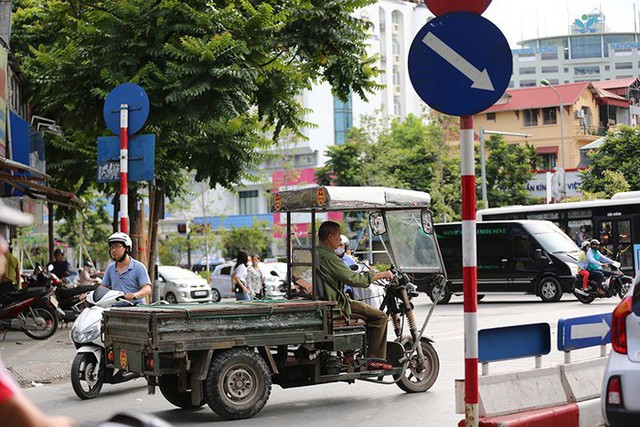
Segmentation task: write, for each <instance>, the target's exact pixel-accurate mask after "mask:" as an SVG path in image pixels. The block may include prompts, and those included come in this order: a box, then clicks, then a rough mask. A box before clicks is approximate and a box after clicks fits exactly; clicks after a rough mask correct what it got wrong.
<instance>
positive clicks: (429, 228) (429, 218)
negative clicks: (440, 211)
mask: <svg viewBox="0 0 640 427" xmlns="http://www.w3.org/2000/svg"><path fill="white" fill-rule="evenodd" d="M420 220H421V222H422V229H423V230H424V232H425V233H427V234H431V233H433V215H432V214H431V211H430V210H429V209H422V212H420Z"/></svg>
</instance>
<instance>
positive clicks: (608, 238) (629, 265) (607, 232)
mask: <svg viewBox="0 0 640 427" xmlns="http://www.w3.org/2000/svg"><path fill="white" fill-rule="evenodd" d="M632 228H633V223H632V221H631V217H629V216H620V217H615V218H610V217H607V218H596V231H597V234H595V235H596V236H597V237H595V238H596V239H598V240H600V245H601V246H600V252H602V253H603V254H604V255H606V256H607V257H608V258H611V259H613V260H615V261H619V262H620V269H621V270H622V271H623V272H624V274H628V275H630V276H633V244H632V238H631V236H633V234H632V233H633V229H632Z"/></svg>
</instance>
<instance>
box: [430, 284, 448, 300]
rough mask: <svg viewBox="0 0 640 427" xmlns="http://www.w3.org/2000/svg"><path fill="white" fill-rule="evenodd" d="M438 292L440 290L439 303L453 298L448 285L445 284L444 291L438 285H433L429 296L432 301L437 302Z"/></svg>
mask: <svg viewBox="0 0 640 427" xmlns="http://www.w3.org/2000/svg"><path fill="white" fill-rule="evenodd" d="M438 292H440V295H438V296H439V297H440V299H439V300H438V301H437V303H438V304H446V303H448V302H449V300H451V291H450V290H449V287H448V286H447V285H444V289H443V290H442V291H440V289H439V288H438V287H437V286H432V287H431V289H429V298H431V301H432V302H436V295H435V294H436V293H438Z"/></svg>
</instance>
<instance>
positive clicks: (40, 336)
mask: <svg viewBox="0 0 640 427" xmlns="http://www.w3.org/2000/svg"><path fill="white" fill-rule="evenodd" d="M21 314H22V315H24V318H25V321H26V323H27V327H26V328H25V329H24V330H23V332H24V333H25V334H26V335H27V336H28V337H29V338H33V339H34V340H46V339H47V338H50V337H52V336H53V334H55V333H56V331H57V330H58V315H57V314H56V313H55V312H54V311H53V310H52V309H50V308H49V307H30V308H26V309H25V310H24V311H23V312H22V313H21Z"/></svg>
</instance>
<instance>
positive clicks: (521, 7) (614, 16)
mask: <svg viewBox="0 0 640 427" xmlns="http://www.w3.org/2000/svg"><path fill="white" fill-rule="evenodd" d="M634 4H635V5H636V16H635V17H636V22H637V21H638V12H640V0H635V1H634V0H601V1H589V0H535V1H534V0H493V1H492V2H491V4H490V5H489V7H488V8H487V10H486V11H485V12H484V13H483V14H482V16H484V17H485V18H487V19H488V20H490V21H491V22H493V23H494V24H495V25H496V26H497V27H498V28H500V30H501V31H502V32H503V33H504V35H505V36H506V38H507V40H508V41H509V46H510V47H511V48H518V47H519V46H518V44H517V43H518V42H519V41H521V40H523V39H524V40H527V39H533V38H537V37H551V36H559V35H566V34H569V24H570V22H573V21H574V20H575V19H576V18H579V17H580V16H581V15H582V14H584V13H589V12H591V11H592V10H593V9H594V8H598V9H600V10H601V11H602V12H603V13H604V16H605V19H606V25H607V27H608V28H609V31H611V32H632V31H634V19H633V18H634V15H633V5H634ZM567 10H568V13H567ZM536 22H537V25H536ZM636 31H638V32H640V23H638V24H637V29H636Z"/></svg>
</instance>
